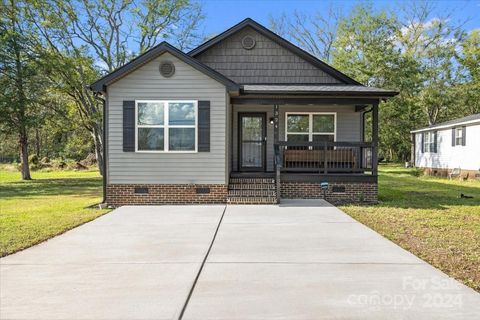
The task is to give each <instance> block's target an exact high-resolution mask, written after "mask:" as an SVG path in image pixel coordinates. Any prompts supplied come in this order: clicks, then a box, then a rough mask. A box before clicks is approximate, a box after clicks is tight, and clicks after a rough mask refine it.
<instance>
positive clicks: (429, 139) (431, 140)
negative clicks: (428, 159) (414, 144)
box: [423, 131, 437, 152]
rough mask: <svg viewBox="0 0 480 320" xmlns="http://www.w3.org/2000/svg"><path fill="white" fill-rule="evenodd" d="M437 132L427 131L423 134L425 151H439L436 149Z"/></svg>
mask: <svg viewBox="0 0 480 320" xmlns="http://www.w3.org/2000/svg"><path fill="white" fill-rule="evenodd" d="M435 138H436V135H435V132H431V131H430V132H425V133H424V134H423V151H424V152H437V151H436V150H435V145H436V144H435Z"/></svg>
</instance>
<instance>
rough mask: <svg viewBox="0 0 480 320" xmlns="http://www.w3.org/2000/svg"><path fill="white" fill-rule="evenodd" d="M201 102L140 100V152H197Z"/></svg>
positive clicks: (138, 141) (138, 143)
mask: <svg viewBox="0 0 480 320" xmlns="http://www.w3.org/2000/svg"><path fill="white" fill-rule="evenodd" d="M197 105H198V104H197V101H187V100H156V101H152V100H149V101H136V140H135V141H136V151H138V152H196V151H197V124H198V116H197V114H198V111H197V109H198V108H197Z"/></svg>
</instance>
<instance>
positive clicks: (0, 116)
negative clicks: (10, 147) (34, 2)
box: [0, 0, 45, 180]
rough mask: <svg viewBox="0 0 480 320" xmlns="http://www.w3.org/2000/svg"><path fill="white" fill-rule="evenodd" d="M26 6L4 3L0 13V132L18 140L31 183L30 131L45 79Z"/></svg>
mask: <svg viewBox="0 0 480 320" xmlns="http://www.w3.org/2000/svg"><path fill="white" fill-rule="evenodd" d="M23 9H24V8H23V6H22V4H19V3H18V2H17V1H15V0H10V1H8V2H7V1H3V2H2V10H1V11H0V87H1V88H2V90H1V91H0V130H1V131H3V132H4V133H5V134H10V135H11V134H14V133H15V135H16V136H17V139H18V146H19V153H20V159H21V174H22V179H23V180H30V179H31V176H30V169H29V165H28V143H29V140H28V130H29V128H31V127H33V126H34V125H36V124H37V121H38V120H39V116H40V114H41V112H40V111H39V106H40V104H41V99H42V98H41V95H42V94H43V92H44V89H45V87H44V84H45V79H44V77H43V75H42V74H41V73H39V72H38V65H37V64H36V57H35V54H34V53H33V51H32V50H31V37H32V34H31V33H30V31H29V30H30V26H29V25H28V24H27V23H26V22H25V20H24V16H23Z"/></svg>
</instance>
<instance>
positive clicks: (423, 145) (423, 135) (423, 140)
mask: <svg viewBox="0 0 480 320" xmlns="http://www.w3.org/2000/svg"><path fill="white" fill-rule="evenodd" d="M421 135H422V143H421V146H422V148H421V150H422V153H424V152H425V144H424V142H425V132H422V133H421Z"/></svg>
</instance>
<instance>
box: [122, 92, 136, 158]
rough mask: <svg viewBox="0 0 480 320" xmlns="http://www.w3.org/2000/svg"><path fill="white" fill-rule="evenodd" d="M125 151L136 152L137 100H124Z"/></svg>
mask: <svg viewBox="0 0 480 320" xmlns="http://www.w3.org/2000/svg"><path fill="white" fill-rule="evenodd" d="M123 151H124V152H135V101H123Z"/></svg>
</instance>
